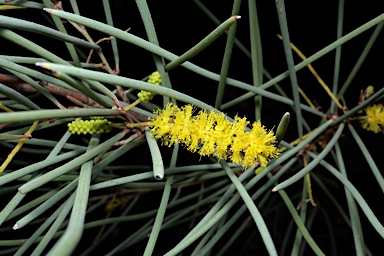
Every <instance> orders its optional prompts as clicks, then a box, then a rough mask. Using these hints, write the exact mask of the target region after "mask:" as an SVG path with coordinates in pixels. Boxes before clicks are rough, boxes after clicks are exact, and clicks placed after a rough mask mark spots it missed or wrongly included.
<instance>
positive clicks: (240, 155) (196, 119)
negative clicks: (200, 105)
mask: <svg viewBox="0 0 384 256" xmlns="http://www.w3.org/2000/svg"><path fill="white" fill-rule="evenodd" d="M193 111H194V107H193V106H192V105H186V106H184V107H181V108H178V107H177V106H175V105H174V104H172V103H169V104H168V105H167V106H166V107H165V109H161V110H157V111H155V113H154V114H155V117H154V118H152V119H150V121H151V122H150V125H149V126H150V127H151V133H152V134H153V136H154V137H155V138H156V139H161V141H162V143H163V144H164V145H166V146H171V145H173V144H174V143H176V142H178V143H181V144H184V145H185V146H186V148H187V149H188V150H189V151H191V152H198V153H199V154H200V155H202V156H215V157H217V158H219V159H225V160H227V159H229V160H230V161H232V162H233V163H237V164H239V163H242V164H243V166H244V167H250V166H253V165H255V164H260V166H263V167H265V166H266V165H267V164H268V161H269V160H270V159H272V158H275V157H277V156H278V154H279V153H278V151H277V148H276V147H275V145H274V142H275V140H276V137H275V136H274V134H273V132H272V131H267V130H266V128H265V127H264V126H263V125H262V124H261V123H260V122H255V123H254V124H253V125H252V130H251V131H247V130H246V127H247V125H248V124H249V121H247V119H246V118H245V117H244V118H240V117H238V116H236V117H235V119H234V121H233V122H230V121H229V120H227V119H226V118H225V115H224V114H223V113H216V112H213V111H207V110H204V109H203V110H201V111H200V112H199V113H198V114H197V115H195V116H193V115H192V114H193Z"/></svg>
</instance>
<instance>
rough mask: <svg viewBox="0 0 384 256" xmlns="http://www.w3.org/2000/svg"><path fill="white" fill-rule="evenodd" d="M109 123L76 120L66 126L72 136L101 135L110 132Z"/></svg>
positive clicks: (100, 120) (94, 120)
mask: <svg viewBox="0 0 384 256" xmlns="http://www.w3.org/2000/svg"><path fill="white" fill-rule="evenodd" d="M110 124H111V122H110V121H108V120H107V119H92V120H76V121H72V122H71V123H69V124H68V131H69V132H70V133H72V134H78V135H80V134H101V133H108V132H110V131H111V126H110Z"/></svg>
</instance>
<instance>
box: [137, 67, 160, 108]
mask: <svg viewBox="0 0 384 256" xmlns="http://www.w3.org/2000/svg"><path fill="white" fill-rule="evenodd" d="M147 82H148V83H150V84H154V85H159V86H160V85H161V74H160V73H159V72H158V71H155V72H153V73H152V74H151V75H150V76H149V78H148V80H147ZM155 95H156V93H153V92H148V91H143V90H142V91H141V92H139V93H138V94H137V97H139V99H140V101H142V102H149V101H150V100H152V99H153V96H155Z"/></svg>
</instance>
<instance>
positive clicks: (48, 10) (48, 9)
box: [43, 8, 55, 14]
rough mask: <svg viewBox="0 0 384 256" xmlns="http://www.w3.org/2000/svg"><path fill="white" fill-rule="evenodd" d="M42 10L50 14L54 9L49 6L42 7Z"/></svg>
mask: <svg viewBox="0 0 384 256" xmlns="http://www.w3.org/2000/svg"><path fill="white" fill-rule="evenodd" d="M43 11H46V12H47V13H50V14H52V13H53V12H54V11H55V10H54V9H51V8H43Z"/></svg>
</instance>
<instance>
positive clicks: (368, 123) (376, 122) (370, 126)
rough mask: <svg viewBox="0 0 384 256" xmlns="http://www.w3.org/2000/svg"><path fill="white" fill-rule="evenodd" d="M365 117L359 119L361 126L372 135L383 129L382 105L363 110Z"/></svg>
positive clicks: (383, 113)
mask: <svg viewBox="0 0 384 256" xmlns="http://www.w3.org/2000/svg"><path fill="white" fill-rule="evenodd" d="M365 114H366V115H365V116H362V117H360V122H361V126H362V127H363V128H364V129H365V130H367V131H371V132H374V133H379V132H382V131H383V128H384V105H383V104H381V103H379V104H374V105H372V106H369V107H367V108H366V109H365Z"/></svg>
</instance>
